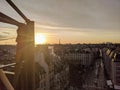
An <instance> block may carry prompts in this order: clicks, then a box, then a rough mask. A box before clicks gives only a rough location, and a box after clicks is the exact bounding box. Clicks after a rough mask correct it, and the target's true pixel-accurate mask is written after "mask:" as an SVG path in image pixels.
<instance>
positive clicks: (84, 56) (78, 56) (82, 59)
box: [65, 52, 94, 66]
mask: <svg viewBox="0 0 120 90" xmlns="http://www.w3.org/2000/svg"><path fill="white" fill-rule="evenodd" d="M93 57H94V55H93V53H90V52H88V53H86V52H85V53H69V54H66V55H65V59H66V60H68V61H70V62H76V63H79V64H81V65H86V66H89V65H90V64H91V62H92V61H93Z"/></svg>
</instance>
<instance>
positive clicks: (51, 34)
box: [0, 0, 120, 44]
mask: <svg viewBox="0 0 120 90" xmlns="http://www.w3.org/2000/svg"><path fill="white" fill-rule="evenodd" d="M12 1H13V0H12ZM14 3H15V4H16V5H17V6H18V8H19V9H20V10H21V11H22V12H23V13H24V14H25V15H26V16H27V17H28V18H29V19H30V20H33V21H35V32H36V33H42V34H44V35H45V36H46V39H47V40H46V43H58V42H59V39H60V40H61V43H102V42H113V43H116V42H119V43H120V0H14ZM0 12H2V13H4V14H6V15H8V16H11V17H12V18H14V19H16V20H17V21H20V22H24V21H23V19H22V18H21V17H20V16H19V15H18V14H17V13H16V12H15V11H14V10H13V9H12V8H11V7H10V6H9V5H8V4H7V3H6V2H5V0H0ZM16 29H17V27H16V26H12V25H9V24H4V23H1V22H0V44H9V43H10V44H14V43H15V38H16ZM4 39H6V40H4ZM7 39H9V40H7ZM3 40H4V41H3Z"/></svg>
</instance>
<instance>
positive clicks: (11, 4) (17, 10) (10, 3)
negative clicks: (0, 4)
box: [6, 0, 30, 23]
mask: <svg viewBox="0 0 120 90" xmlns="http://www.w3.org/2000/svg"><path fill="white" fill-rule="evenodd" d="M6 1H7V3H8V4H9V5H10V6H11V7H12V8H13V9H14V10H15V11H16V12H17V13H18V14H19V15H20V16H21V17H22V18H23V19H24V20H25V21H26V23H27V22H29V21H30V20H29V19H28V18H27V17H26V16H25V15H24V14H23V13H22V12H21V11H20V9H18V7H17V6H16V5H15V4H14V3H13V2H12V1H11V0H6Z"/></svg>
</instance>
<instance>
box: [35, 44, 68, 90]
mask: <svg viewBox="0 0 120 90" xmlns="http://www.w3.org/2000/svg"><path fill="white" fill-rule="evenodd" d="M35 60H36V63H38V64H39V68H42V70H43V71H44V72H43V71H42V72H41V70H38V71H37V72H39V77H38V78H39V86H38V88H37V90H67V89H66V88H67V87H68V84H69V81H68V74H69V67H68V65H67V64H66V63H64V62H63V61H62V60H61V58H60V57H59V56H57V55H56V54H55V53H54V49H53V47H50V48H48V47H47V46H40V47H38V48H37V49H36V58H35Z"/></svg>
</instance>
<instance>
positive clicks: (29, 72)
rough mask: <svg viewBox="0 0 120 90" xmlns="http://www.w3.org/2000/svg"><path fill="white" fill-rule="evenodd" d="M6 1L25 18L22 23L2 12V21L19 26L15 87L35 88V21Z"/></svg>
mask: <svg viewBox="0 0 120 90" xmlns="http://www.w3.org/2000/svg"><path fill="white" fill-rule="evenodd" d="M6 2H7V3H8V4H9V5H10V6H11V7H12V8H13V9H14V10H15V11H16V12H17V13H18V14H19V15H20V16H21V17H22V18H23V19H24V20H25V23H21V22H19V21H17V20H15V19H13V18H11V17H9V16H7V15H5V14H3V13H2V12H0V22H3V23H8V24H12V25H16V26H17V27H18V29H17V38H16V42H17V50H16V65H15V79H14V88H15V90H35V73H34V72H35V69H34V21H31V20H29V19H28V18H27V17H26V16H25V15H24V14H23V13H22V12H21V11H20V10H19V9H18V8H17V6H16V5H15V4H14V3H13V2H12V1H11V0H6Z"/></svg>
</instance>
